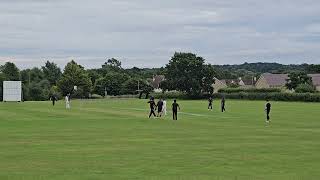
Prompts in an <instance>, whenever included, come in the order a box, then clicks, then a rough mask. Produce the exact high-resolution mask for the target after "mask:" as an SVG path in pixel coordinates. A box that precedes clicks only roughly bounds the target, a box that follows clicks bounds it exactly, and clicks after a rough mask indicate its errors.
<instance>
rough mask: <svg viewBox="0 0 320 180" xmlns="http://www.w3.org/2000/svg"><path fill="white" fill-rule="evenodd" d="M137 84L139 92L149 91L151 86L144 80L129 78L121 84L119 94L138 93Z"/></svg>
mask: <svg viewBox="0 0 320 180" xmlns="http://www.w3.org/2000/svg"><path fill="white" fill-rule="evenodd" d="M138 84H139V90H140V92H145V93H146V92H151V91H152V90H153V88H152V87H151V86H150V84H148V83H147V81H146V80H143V79H139V78H130V79H128V80H127V81H126V82H124V83H123V85H122V92H121V94H138V93H140V92H138V91H137V90H138Z"/></svg>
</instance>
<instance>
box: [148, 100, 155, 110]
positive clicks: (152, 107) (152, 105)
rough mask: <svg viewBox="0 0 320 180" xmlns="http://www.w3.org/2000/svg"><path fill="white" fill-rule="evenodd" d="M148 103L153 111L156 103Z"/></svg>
mask: <svg viewBox="0 0 320 180" xmlns="http://www.w3.org/2000/svg"><path fill="white" fill-rule="evenodd" d="M148 103H149V104H150V109H154V107H155V106H156V103H155V102H154V101H149V102H148Z"/></svg>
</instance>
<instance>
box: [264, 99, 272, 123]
mask: <svg viewBox="0 0 320 180" xmlns="http://www.w3.org/2000/svg"><path fill="white" fill-rule="evenodd" d="M265 111H266V113H267V123H269V122H270V112H271V103H270V102H269V100H267V103H266V109H265Z"/></svg>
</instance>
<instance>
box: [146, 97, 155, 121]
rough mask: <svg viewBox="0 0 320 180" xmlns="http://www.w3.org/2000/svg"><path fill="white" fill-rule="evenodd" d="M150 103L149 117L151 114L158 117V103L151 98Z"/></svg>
mask: <svg viewBox="0 0 320 180" xmlns="http://www.w3.org/2000/svg"><path fill="white" fill-rule="evenodd" d="M148 103H149V105H150V114H149V118H150V117H151V115H153V116H154V117H156V113H155V112H154V110H155V108H156V107H157V106H156V103H155V102H154V99H152V98H151V99H150V101H148Z"/></svg>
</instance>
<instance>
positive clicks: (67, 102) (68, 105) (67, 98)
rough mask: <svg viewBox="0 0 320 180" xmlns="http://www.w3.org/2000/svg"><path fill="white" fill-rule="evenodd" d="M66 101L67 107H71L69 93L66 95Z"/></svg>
mask: <svg viewBox="0 0 320 180" xmlns="http://www.w3.org/2000/svg"><path fill="white" fill-rule="evenodd" d="M65 101H66V109H70V97H69V96H68V95H66V97H65Z"/></svg>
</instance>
